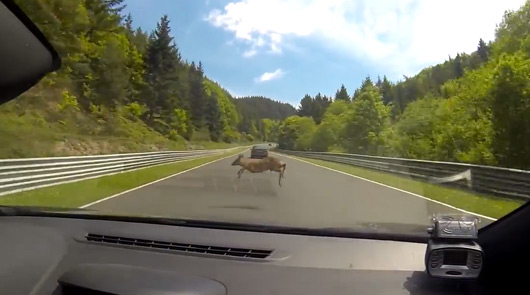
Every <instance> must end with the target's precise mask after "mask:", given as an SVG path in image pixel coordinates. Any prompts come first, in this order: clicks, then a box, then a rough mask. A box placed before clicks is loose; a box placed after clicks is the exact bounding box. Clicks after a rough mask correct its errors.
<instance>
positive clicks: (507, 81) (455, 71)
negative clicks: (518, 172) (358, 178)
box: [279, 2, 530, 169]
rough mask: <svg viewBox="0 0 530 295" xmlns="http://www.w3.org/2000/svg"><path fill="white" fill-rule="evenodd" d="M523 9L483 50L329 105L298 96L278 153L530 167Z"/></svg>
mask: <svg viewBox="0 0 530 295" xmlns="http://www.w3.org/2000/svg"><path fill="white" fill-rule="evenodd" d="M529 23H530V2H527V3H526V5H524V6H523V7H522V8H521V9H520V10H518V11H515V12H506V13H505V15H504V17H503V19H502V21H501V22H500V24H499V25H498V27H497V29H496V32H495V40H494V41H493V42H491V43H489V44H486V43H485V42H484V41H482V39H481V40H479V41H478V46H477V50H476V51H475V52H473V53H471V54H458V55H457V56H456V57H454V58H450V59H449V60H447V61H445V62H444V63H442V64H439V65H436V66H433V67H430V68H426V69H424V70H422V71H421V72H420V73H419V74H418V75H416V76H414V77H404V80H402V81H399V82H397V83H392V82H390V81H389V80H388V79H387V78H386V77H384V76H383V78H382V79H381V78H377V79H370V78H366V79H365V81H363V83H362V86H361V87H360V88H359V89H356V90H355V91H353V95H351V96H350V94H348V92H347V90H346V89H345V88H344V87H341V89H339V90H338V91H337V93H336V95H335V98H334V100H333V102H330V101H329V99H328V101H324V100H323V99H322V96H321V95H317V96H315V97H311V96H309V95H306V97H304V98H303V99H302V101H301V103H300V108H299V110H298V115H299V116H291V117H288V118H287V119H285V120H284V121H283V122H282V123H281V126H280V132H279V142H280V145H281V147H282V148H286V149H298V150H315V151H345V152H350V153H362V154H370V155H385V156H399V157H407V158H418V159H430V160H442V161H457V162H468V163H479V164H490V165H499V166H507V167H516V168H527V169H528V168H530V26H528V24H529Z"/></svg>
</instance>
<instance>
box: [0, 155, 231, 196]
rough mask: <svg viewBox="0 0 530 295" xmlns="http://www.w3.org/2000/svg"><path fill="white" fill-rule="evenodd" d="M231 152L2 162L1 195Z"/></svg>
mask: <svg viewBox="0 0 530 295" xmlns="http://www.w3.org/2000/svg"><path fill="white" fill-rule="evenodd" d="M236 148H237V147H235V148H230V149H217V150H194V151H164V152H148V153H127V154H112V155H94V156H72V157H51V158H27V159H2V160H0V196H2V195H7V194H12V193H16V192H21V191H26V190H32V189H36V188H41V187H47V186H52V185H57V184H63V183H68V182H74V181H80V180H85V179H90V178H96V177H101V176H105V175H112V174H117V173H121V172H125V171H132V170H136V169H140V168H145V167H150V166H155V165H160V164H167V163H171V162H177V161H184V160H190V159H195V158H200V157H204V156H210V155H216V154H220V153H223V152H228V151H231V150H233V149H236Z"/></svg>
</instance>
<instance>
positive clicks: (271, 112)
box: [234, 96, 296, 120]
mask: <svg viewBox="0 0 530 295" xmlns="http://www.w3.org/2000/svg"><path fill="white" fill-rule="evenodd" d="M234 103H235V104H236V107H237V109H238V111H239V112H240V113H241V115H243V117H244V118H246V119H250V120H260V119H264V118H268V119H272V120H283V119H285V118H287V117H289V116H293V115H296V109H295V108H294V107H293V106H292V105H290V104H288V103H285V102H281V101H275V100H272V99H270V98H267V97H263V96H246V97H239V98H236V99H234Z"/></svg>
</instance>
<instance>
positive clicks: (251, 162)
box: [232, 154, 286, 186]
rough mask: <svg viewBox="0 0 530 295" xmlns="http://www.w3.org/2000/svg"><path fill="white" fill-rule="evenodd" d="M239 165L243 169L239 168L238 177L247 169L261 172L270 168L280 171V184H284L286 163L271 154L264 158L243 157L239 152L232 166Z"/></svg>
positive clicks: (252, 171)
mask: <svg viewBox="0 0 530 295" xmlns="http://www.w3.org/2000/svg"><path fill="white" fill-rule="evenodd" d="M238 165H239V166H241V169H239V171H238V172H237V179H239V178H241V174H243V172H245V170H248V171H250V172H251V173H259V172H264V171H267V170H270V171H274V172H279V173H280V176H279V178H278V184H279V185H280V186H282V178H284V176H283V174H284V173H285V166H286V164H285V163H284V162H282V161H280V159H277V158H274V157H271V156H267V157H265V158H263V159H250V158H243V154H239V156H238V157H237V159H236V160H235V161H234V162H233V163H232V166H238Z"/></svg>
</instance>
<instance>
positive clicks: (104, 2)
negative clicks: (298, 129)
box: [13, 0, 291, 142]
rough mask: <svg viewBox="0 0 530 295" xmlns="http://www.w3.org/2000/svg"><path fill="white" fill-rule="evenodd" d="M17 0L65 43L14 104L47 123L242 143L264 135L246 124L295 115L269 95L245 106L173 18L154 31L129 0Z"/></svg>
mask: <svg viewBox="0 0 530 295" xmlns="http://www.w3.org/2000/svg"><path fill="white" fill-rule="evenodd" d="M16 2H17V4H18V5H19V6H20V7H21V8H22V9H23V10H24V11H25V12H26V14H28V16H29V17H30V18H31V19H32V20H33V21H34V22H35V23H36V24H37V26H38V27H39V28H40V29H41V30H42V31H43V33H44V34H45V35H46V36H47V38H48V39H49V40H50V41H51V43H52V44H53V46H54V47H55V48H56V49H57V51H58V52H59V54H60V56H61V58H62V61H63V66H62V68H61V69H60V70H59V71H58V72H56V73H53V74H52V75H49V76H47V77H46V78H45V79H44V80H43V81H42V82H41V83H39V84H38V85H37V86H36V87H34V88H33V89H32V90H31V91H30V92H28V93H27V94H24V95H23V96H22V97H21V98H19V99H17V100H15V101H14V102H13V103H14V104H16V106H17V107H16V108H17V109H18V110H22V109H26V110H27V109H29V108H33V109H34V110H37V111H39V112H45V113H46V114H45V116H44V120H45V121H47V122H60V123H61V124H62V125H63V126H68V127H65V128H64V129H68V131H71V130H73V129H77V130H78V132H80V133H83V134H86V135H94V136H100V135H104V136H107V135H112V136H124V137H127V136H130V134H129V133H130V132H132V131H130V130H126V128H124V126H125V125H127V122H137V123H138V122H139V123H141V124H144V125H146V126H147V128H148V129H149V130H153V131H156V132H158V133H159V134H161V135H163V136H164V137H166V138H168V139H171V140H183V139H182V138H185V139H187V140H194V139H199V140H212V141H225V142H234V141H238V140H241V139H245V140H246V139H258V138H260V137H262V136H261V133H260V132H259V131H256V132H255V134H253V136H251V137H249V136H248V134H249V133H250V131H251V130H249V129H250V128H248V126H246V125H245V124H243V125H242V124H240V123H241V122H247V121H248V122H253V123H255V124H256V128H260V129H259V130H260V131H261V130H263V129H264V128H265V127H263V126H262V125H263V123H258V121H259V122H261V119H263V118H268V117H271V118H274V119H278V120H280V119H283V118H285V117H287V116H288V115H290V114H291V113H290V112H289V111H285V110H284V108H285V105H283V104H280V103H278V102H272V101H270V102H269V101H266V100H265V99H264V98H257V99H255V101H254V99H249V100H248V101H247V102H246V104H248V105H252V109H249V108H245V107H238V106H243V104H240V103H237V104H236V102H235V100H234V98H232V96H231V95H230V93H228V91H226V90H225V89H223V88H222V87H221V86H220V85H218V84H217V83H215V82H213V81H211V80H210V79H208V78H207V77H206V76H205V73H204V71H205V70H204V66H203V64H202V63H201V62H200V61H198V62H194V61H191V62H189V61H187V60H185V59H184V58H183V57H182V56H181V54H180V52H179V49H178V46H177V44H176V43H175V40H173V37H172V36H171V26H170V20H169V18H168V17H167V16H162V17H161V19H160V21H159V22H158V24H157V27H156V29H155V30H153V31H152V32H149V33H148V32H145V31H143V30H142V29H141V28H134V26H133V19H132V17H131V15H127V16H124V15H122V12H123V9H124V8H125V3H124V1H123V0H30V1H27V0H17V1H16ZM255 110H259V111H260V113H259V116H257V117H256V116H255V114H254V111H255ZM135 126H138V125H135ZM134 128H136V129H138V128H137V127H134ZM129 129H131V128H129ZM146 132H147V131H146Z"/></svg>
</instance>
